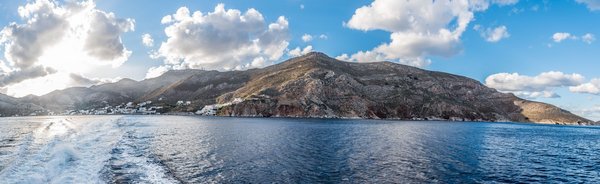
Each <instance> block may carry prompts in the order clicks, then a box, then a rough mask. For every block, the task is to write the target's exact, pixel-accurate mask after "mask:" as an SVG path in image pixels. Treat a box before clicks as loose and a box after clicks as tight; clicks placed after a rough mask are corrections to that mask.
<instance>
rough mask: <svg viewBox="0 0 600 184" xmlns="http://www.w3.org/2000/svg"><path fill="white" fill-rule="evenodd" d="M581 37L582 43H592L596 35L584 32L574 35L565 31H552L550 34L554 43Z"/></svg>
mask: <svg viewBox="0 0 600 184" xmlns="http://www.w3.org/2000/svg"><path fill="white" fill-rule="evenodd" d="M579 39H581V41H583V42H584V43H587V44H592V42H594V41H596V36H594V35H593V34H591V33H586V34H584V35H582V36H575V35H573V34H571V33H567V32H559V33H554V34H553V35H552V40H553V41H554V42H556V43H560V42H562V41H564V40H579Z"/></svg>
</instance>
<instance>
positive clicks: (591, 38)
mask: <svg viewBox="0 0 600 184" xmlns="http://www.w3.org/2000/svg"><path fill="white" fill-rule="evenodd" d="M581 40H582V41H583V42H585V43H587V44H592V42H594V41H596V36H594V35H593V34H591V33H586V34H585V35H583V36H581Z"/></svg>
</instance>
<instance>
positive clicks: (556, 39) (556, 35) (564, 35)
mask: <svg viewBox="0 0 600 184" xmlns="http://www.w3.org/2000/svg"><path fill="white" fill-rule="evenodd" d="M566 39H576V37H575V36H573V35H571V33H554V34H553V35H552V40H554V42H556V43H560V42H562V41H563V40H566Z"/></svg>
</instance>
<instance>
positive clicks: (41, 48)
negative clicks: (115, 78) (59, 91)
mask: <svg viewBox="0 0 600 184" xmlns="http://www.w3.org/2000/svg"><path fill="white" fill-rule="evenodd" d="M18 14H19V18H20V19H21V20H22V21H21V22H22V23H16V22H13V23H10V24H9V25H7V26H5V27H4V28H3V29H2V31H1V32H0V38H1V39H0V45H2V46H3V47H4V57H5V58H6V60H7V63H8V64H4V65H3V68H2V74H1V75H2V79H1V80H2V81H3V82H2V84H0V87H4V88H11V87H18V86H19V85H17V83H19V82H25V81H27V80H30V79H34V78H39V77H44V76H48V75H52V74H57V73H61V75H62V74H65V75H68V74H69V73H74V72H85V71H89V70H92V69H93V68H94V67H95V66H99V65H112V66H113V67H117V66H120V65H121V64H122V63H123V62H125V61H126V60H127V59H128V58H129V56H130V55H131V51H129V50H127V49H126V48H125V46H124V45H123V43H122V41H121V35H122V34H123V33H125V32H130V31H133V30H134V23H135V21H134V20H133V19H122V18H117V17H116V16H115V14H113V13H111V12H105V11H102V10H99V9H97V8H96V5H95V3H94V2H93V1H84V2H74V1H66V2H64V4H61V3H59V2H56V1H53V0H36V1H31V2H29V3H27V4H25V5H24V6H20V7H18ZM8 91H15V90H10V89H8ZM16 91H23V90H16Z"/></svg>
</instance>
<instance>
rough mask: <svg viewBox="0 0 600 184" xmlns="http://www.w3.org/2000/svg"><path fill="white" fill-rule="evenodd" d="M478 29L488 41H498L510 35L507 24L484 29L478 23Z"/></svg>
mask: <svg viewBox="0 0 600 184" xmlns="http://www.w3.org/2000/svg"><path fill="white" fill-rule="evenodd" d="M474 29H475V30H476V31H479V34H480V35H481V37H483V38H484V39H485V41H487V42H494V43H495V42H498V41H500V40H502V39H504V38H508V37H510V34H509V33H508V30H507V28H506V26H498V27H496V28H493V29H492V28H487V29H482V28H481V26H479V25H476V26H475V27H474Z"/></svg>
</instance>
